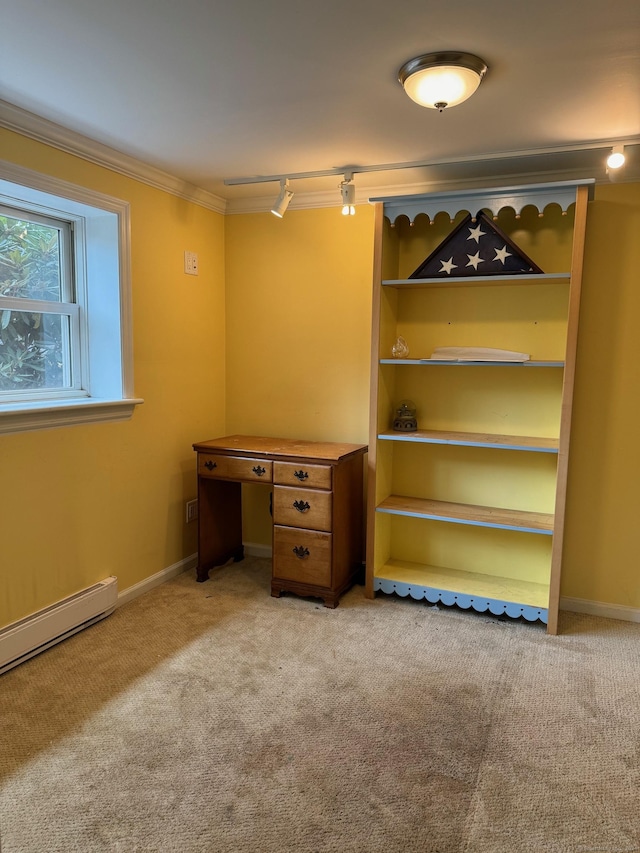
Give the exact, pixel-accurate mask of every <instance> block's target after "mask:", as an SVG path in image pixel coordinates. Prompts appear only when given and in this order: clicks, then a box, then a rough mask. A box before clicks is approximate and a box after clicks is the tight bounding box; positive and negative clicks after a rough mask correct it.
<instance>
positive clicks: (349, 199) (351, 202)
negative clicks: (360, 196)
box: [339, 173, 356, 216]
mask: <svg viewBox="0 0 640 853" xmlns="http://www.w3.org/2000/svg"><path fill="white" fill-rule="evenodd" d="M352 182H353V174H352V173H347V174H345V176H344V181H342V183H340V184H339V187H340V193H341V195H342V215H343V216H354V215H355V212H356V209H355V203H356V186H355V184H354V183H352Z"/></svg>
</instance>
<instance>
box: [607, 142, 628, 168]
mask: <svg viewBox="0 0 640 853" xmlns="http://www.w3.org/2000/svg"><path fill="white" fill-rule="evenodd" d="M625 159H626V157H625V156H624V145H616V146H615V148H613V149H612V150H611V154H609V156H608V157H607V169H619V168H620V166H624V161H625Z"/></svg>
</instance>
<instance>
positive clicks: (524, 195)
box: [369, 178, 595, 223]
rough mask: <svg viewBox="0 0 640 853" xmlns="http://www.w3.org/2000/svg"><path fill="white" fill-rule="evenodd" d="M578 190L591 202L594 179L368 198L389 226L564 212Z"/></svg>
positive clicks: (573, 200)
mask: <svg viewBox="0 0 640 853" xmlns="http://www.w3.org/2000/svg"><path fill="white" fill-rule="evenodd" d="M579 186H587V187H588V188H589V198H590V199H592V198H593V188H594V186H595V179H594V178H587V179H584V180H580V181H558V182H555V183H545V184H525V185H524V186H519V187H492V188H489V189H477V190H457V191H455V192H443V193H425V194H421V195H404V196H393V197H392V198H384V197H381V198H370V199H369V201H370V202H382V203H383V205H384V215H385V216H386V217H387V219H389V221H390V222H392V223H393V222H395V221H396V219H397V218H398V217H399V216H407V217H408V218H409V221H410V222H413V221H414V219H415V218H416V216H418V215H419V214H421V213H424V214H426V215H427V216H428V217H429V219H431V220H433V219H434V218H435V216H436V215H437V214H438V213H447V214H449V216H450V217H451V219H453V218H454V217H455V216H456V214H457V213H459V212H460V211H461V210H466V211H467V212H468V213H470V214H471V215H472V216H475V215H476V213H477V212H478V211H479V210H490V211H491V212H492V213H493V214H494V215H497V213H498V211H500V210H501V209H502V208H504V207H510V208H512V209H513V210H514V211H515V212H516V214H519V213H520V212H521V211H522V209H523V208H524V207H526V206H528V205H533V206H534V207H536V208H537V209H538V211H540V212H542V211H544V209H545V207H546V206H547V205H549V204H558V205H560V207H561V209H562V210H563V211H565V212H566V210H567V209H568V207H569V205H571V204H573V202H575V200H576V189H577V187H579Z"/></svg>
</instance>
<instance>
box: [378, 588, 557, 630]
mask: <svg viewBox="0 0 640 853" xmlns="http://www.w3.org/2000/svg"><path fill="white" fill-rule="evenodd" d="M373 589H374V592H384V593H386V594H387V595H392V594H393V593H395V594H396V595H399V596H401V597H402V598H406V597H407V596H408V595H409V596H411V598H414V599H416V601H420V600H422V599H423V598H424V599H426V600H427V601H428V602H429V603H430V604H438V603H440V604H444V605H445V606H447V607H452V606H457V607H461V608H462V609H463V610H469V608H473V610H476V611H477V612H478V613H486V611H487V610H488V611H489V612H490V613H492V614H493V615H494V616H508V617H509V618H511V619H519V618H520V617H523V618H524V619H526V620H527V621H528V622H537V621H538V620H539V621H540V622H542V623H544V624H545V625H546V624H547V621H548V613H549V611H548V610H547V608H544V607H532V606H531V605H528V604H517V603H516V602H513V601H501V600H500V599H497V598H486V597H484V596H478V595H467V594H465V593H462V592H451V591H450V590H446V589H436V588H435V587H431V586H420V585H419V584H409V583H402V582H401V581H394V580H387V579H386V578H374V579H373Z"/></svg>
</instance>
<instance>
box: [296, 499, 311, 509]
mask: <svg viewBox="0 0 640 853" xmlns="http://www.w3.org/2000/svg"><path fill="white" fill-rule="evenodd" d="M293 505H294V507H295V508H296V509H297V510H298V512H307V510H310V509H311V506H310V505H309V504H308V503H307V502H306V501H294V502H293Z"/></svg>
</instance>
